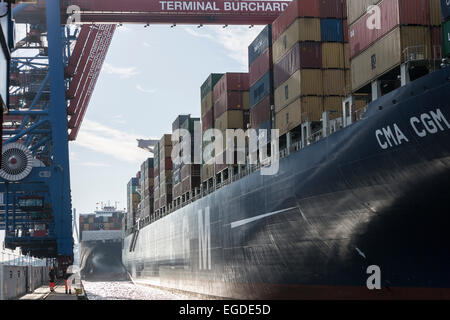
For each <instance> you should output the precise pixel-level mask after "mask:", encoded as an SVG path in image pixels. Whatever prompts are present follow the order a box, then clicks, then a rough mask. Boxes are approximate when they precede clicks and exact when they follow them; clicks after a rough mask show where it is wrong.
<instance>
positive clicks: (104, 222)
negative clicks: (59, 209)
mask: <svg viewBox="0 0 450 320" xmlns="http://www.w3.org/2000/svg"><path fill="white" fill-rule="evenodd" d="M122 218H123V216H122V214H120V213H118V212H114V213H111V214H108V215H107V216H106V215H105V216H97V215H96V214H82V215H80V218H79V226H80V234H81V233H82V232H83V231H96V230H120V229H121V228H122V223H121V221H122Z"/></svg>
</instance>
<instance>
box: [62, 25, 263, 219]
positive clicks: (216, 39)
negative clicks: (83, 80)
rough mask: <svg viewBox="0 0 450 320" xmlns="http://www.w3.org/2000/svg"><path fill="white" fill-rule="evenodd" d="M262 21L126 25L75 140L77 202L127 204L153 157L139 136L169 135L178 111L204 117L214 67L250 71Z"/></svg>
mask: <svg viewBox="0 0 450 320" xmlns="http://www.w3.org/2000/svg"><path fill="white" fill-rule="evenodd" d="M262 29H263V26H254V27H253V28H249V26H228V27H227V28H223V27H222V26H203V27H201V28H197V26H179V25H178V26H176V27H174V28H171V27H170V26H169V25H161V26H153V25H151V26H150V27H148V28H144V26H143V25H123V26H121V27H118V29H117V31H116V34H115V35H114V38H113V41H112V44H111V47H110V49H109V52H108V55H107V57H106V59H105V63H104V66H103V70H102V72H101V74H100V76H99V79H98V82H97V85H96V88H95V91H94V94H93V96H92V98H91V101H90V104H89V107H88V110H87V112H86V116H85V119H84V122H83V124H82V126H81V130H80V132H79V134H78V138H77V141H75V142H71V143H70V145H69V150H70V165H71V188H72V207H73V208H76V209H77V212H78V213H81V214H83V213H90V212H92V211H93V210H95V209H96V207H97V203H100V202H104V203H105V202H108V201H110V202H111V204H114V203H115V202H118V204H117V206H118V208H119V209H125V208H126V185H127V182H128V181H129V180H130V179H131V178H132V177H133V176H135V175H136V173H137V172H138V171H139V169H140V165H141V163H142V162H143V161H144V160H145V159H147V158H148V157H152V155H151V154H150V153H148V152H146V151H144V150H140V149H138V148H137V142H136V139H142V138H143V139H146V138H152V139H159V138H161V136H162V135H163V134H165V133H171V131H172V122H173V121H174V120H175V118H176V117H177V116H178V115H179V114H191V115H192V116H193V117H200V86H201V85H202V83H203V82H204V81H205V80H206V78H207V77H208V75H209V74H210V73H225V72H248V53H247V52H248V51H247V50H248V45H249V44H250V43H251V42H252V41H253V40H254V38H256V36H257V35H258V34H259V32H260V31H261V30H262Z"/></svg>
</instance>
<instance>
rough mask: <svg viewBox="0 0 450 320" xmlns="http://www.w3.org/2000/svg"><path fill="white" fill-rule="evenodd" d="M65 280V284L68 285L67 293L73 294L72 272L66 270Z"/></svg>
mask: <svg viewBox="0 0 450 320" xmlns="http://www.w3.org/2000/svg"><path fill="white" fill-rule="evenodd" d="M64 280H65V285H66V294H67V293H68V294H72V280H73V277H72V273H70V272H68V271H66V272H65V273H64Z"/></svg>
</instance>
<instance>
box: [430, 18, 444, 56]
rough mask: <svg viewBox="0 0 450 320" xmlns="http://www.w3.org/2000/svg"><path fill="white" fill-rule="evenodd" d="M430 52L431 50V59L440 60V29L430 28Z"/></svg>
mask: <svg viewBox="0 0 450 320" xmlns="http://www.w3.org/2000/svg"><path fill="white" fill-rule="evenodd" d="M431 50H433V52H432V54H433V59H437V60H439V59H441V58H442V27H440V26H439V27H432V28H431Z"/></svg>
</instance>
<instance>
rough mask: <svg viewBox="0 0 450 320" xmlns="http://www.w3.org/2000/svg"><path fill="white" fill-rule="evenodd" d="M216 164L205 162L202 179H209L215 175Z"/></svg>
mask: <svg viewBox="0 0 450 320" xmlns="http://www.w3.org/2000/svg"><path fill="white" fill-rule="evenodd" d="M214 174H215V173H214V165H213V164H204V165H203V166H202V180H203V182H205V181H208V180H209V179H211V178H212V177H214Z"/></svg>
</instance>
